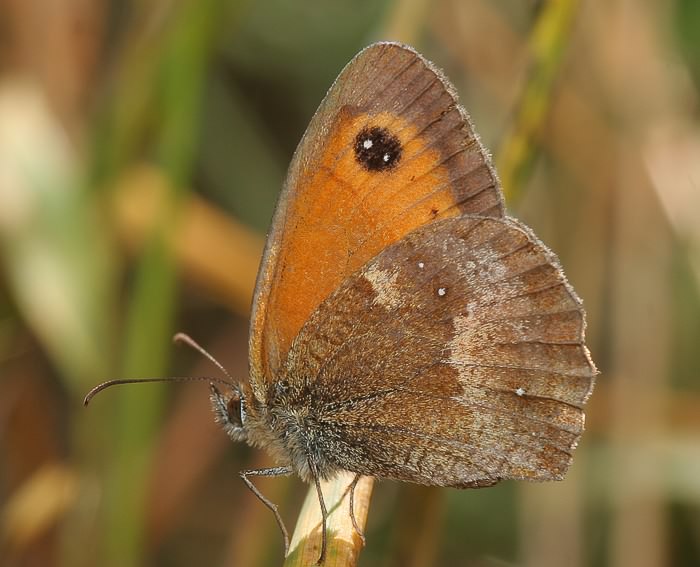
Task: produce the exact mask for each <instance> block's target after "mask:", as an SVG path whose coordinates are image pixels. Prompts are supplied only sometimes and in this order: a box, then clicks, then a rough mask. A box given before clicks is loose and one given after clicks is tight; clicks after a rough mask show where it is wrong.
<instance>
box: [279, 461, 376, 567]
mask: <svg viewBox="0 0 700 567" xmlns="http://www.w3.org/2000/svg"><path fill="white" fill-rule="evenodd" d="M353 478H355V474H354V473H348V472H344V473H341V474H339V475H338V476H337V477H336V478H335V479H333V480H331V481H326V482H322V483H321V488H322V490H323V497H324V499H325V502H326V506H327V507H328V540H327V548H326V561H325V563H324V567H352V566H354V565H357V559H358V557H359V555H360V551H361V549H362V547H363V545H364V543H363V541H362V537H361V536H360V534H358V533H357V532H356V531H355V528H354V527H353V525H352V519H351V517H350V490H349V488H350V484H351V483H352V480H353ZM373 485H374V479H373V478H371V477H362V478H361V479H360V481H359V482H358V483H357V486H356V487H355V503H354V504H355V506H354V507H355V519H356V520H357V525H358V527H359V528H360V529H361V530H364V528H365V523H366V521H367V513H368V511H369V501H370V497H371V496H372V487H373ZM321 537H322V523H321V508H320V506H319V504H318V496H317V494H316V488H315V486H313V485H311V486H310V487H309V492H308V493H307V495H306V500H304V505H303V506H302V508H301V512H300V513H299V518H298V519H297V525H296V528H295V529H294V534H293V535H292V541H291V543H290V546H289V550H290V551H289V556H288V557H287V559H286V561H285V562H284V567H309V566H311V565H316V562H317V561H318V556H319V553H320V551H321Z"/></svg>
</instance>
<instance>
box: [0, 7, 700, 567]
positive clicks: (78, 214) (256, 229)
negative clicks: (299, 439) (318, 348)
mask: <svg viewBox="0 0 700 567" xmlns="http://www.w3.org/2000/svg"><path fill="white" fill-rule="evenodd" d="M379 39H394V40H400V41H404V42H408V43H411V44H412V45H414V46H415V47H416V48H418V49H419V50H420V51H422V52H423V53H424V54H425V55H426V56H427V57H428V58H429V59H431V60H433V61H434V62H435V63H436V64H437V65H438V66H440V67H442V68H444V69H445V71H446V73H447V75H448V76H449V77H450V78H451V79H452V81H453V82H454V83H455V85H456V87H457V90H458V91H459V93H460V97H461V101H462V102H463V104H464V105H465V106H466V107H467V108H468V110H469V112H470V113H471V115H472V118H473V119H474V121H475V123H476V126H477V129H478V130H479V132H480V133H481V135H482V138H483V140H484V142H485V143H486V145H487V146H488V147H489V148H491V150H492V151H493V153H494V158H495V160H496V163H497V166H498V168H499V172H500V174H501V178H502V180H503V184H504V188H505V191H506V194H507V200H508V207H509V210H510V212H511V214H513V215H515V216H518V217H519V218H521V219H523V220H524V221H525V222H527V223H528V224H529V225H531V226H532V227H533V228H534V229H535V230H536V232H537V233H538V235H539V236H540V237H541V238H542V239H543V240H544V241H545V242H547V243H548V245H549V246H550V247H551V248H552V249H554V250H555V251H556V252H557V254H558V255H559V256H560V258H561V260H562V263H563V265H564V267H565V269H566V272H567V274H568V277H569V279H570V280H571V282H572V283H573V285H574V286H575V287H576V289H577V291H578V292H579V294H580V295H581V296H582V297H583V298H584V301H585V304H586V307H587V311H588V320H589V328H588V337H589V341H588V342H589V345H590V347H591V350H592V352H593V356H594V359H595V360H596V363H597V364H598V366H599V368H600V370H601V375H600V377H599V380H598V386H597V389H596V391H595V392H594V395H593V397H592V399H591V401H590V402H589V406H588V420H587V427H588V431H587V433H586V434H585V435H584V437H583V439H582V443H581V446H580V448H579V449H578V451H577V453H576V458H575V462H574V465H573V467H572V469H571V470H570V473H569V475H568V476H567V478H566V480H565V481H563V482H561V483H549V484H543V485H530V484H526V483H520V484H519V483H504V484H503V485H500V486H497V487H495V488H490V489H485V490H471V491H456V490H447V489H444V490H432V489H431V490H428V489H424V488H420V487H415V486H408V485H399V484H395V483H390V482H385V483H379V484H378V485H377V486H376V489H375V493H374V496H373V502H372V506H371V509H370V514H369V523H368V526H367V537H368V543H367V547H366V548H365V550H364V551H363V553H362V556H361V559H360V564H361V565H364V566H368V567H369V566H421V565H469V566H490V565H526V566H530V565H532V566H534V565H537V566H550V565H551V566H561V565H567V566H573V567H579V566H580V567H583V566H588V565H596V566H598V565H601V566H604V565H610V566H635V567H640V566H642V567H645V566H649V567H652V566H663V565H678V566H685V565H687V566H691V565H699V564H700V385H699V382H698V377H699V376H700V356H699V355H698V352H699V351H700V3H698V2H697V0H668V1H662V0H649V1H647V2H635V1H632V0H589V1H588V2H576V1H573V0H550V1H546V0H540V1H538V0H498V1H493V0H436V1H432V2H428V1H427V0H404V1H401V0H396V1H391V0H384V1H377V0H353V1H350V0H345V1H334V2H329V1H322V0H310V1H306V2H294V1H292V0H268V1H260V2H253V1H252V0H249V1H242V0H241V1H235V0H187V1H186V0H179V1H177V0H170V1H168V0H152V1H150V2H135V1H131V2H130V1H127V0H92V1H85V0H55V1H52V2H44V1H42V0H0V564H1V565H3V566H51V565H57V566H92V565H104V566H120V567H121V566H130V565H135V566H136V565H154V566H160V565H162V566H165V565H168V566H190V565H226V566H243V567H247V566H257V565H279V564H281V561H282V542H281V537H280V534H279V533H278V531H277V527H276V525H275V523H274V520H273V518H272V515H271V514H270V513H269V511H268V510H267V509H265V508H264V507H263V506H262V505H260V504H259V503H258V502H257V501H256V500H255V499H254V498H253V497H252V495H251V494H250V493H249V492H248V491H247V490H246V489H245V487H244V486H243V483H242V482H240V480H239V479H238V476H237V472H238V471H239V470H241V469H243V468H252V467H256V466H266V465H269V464H270V461H269V459H268V458H267V457H266V456H265V455H264V454H263V453H262V452H259V451H252V450H249V449H248V448H247V447H244V446H233V445H232V444H231V443H230V442H229V441H228V440H227V438H226V437H225V435H224V434H223V432H221V431H219V429H218V427H217V426H216V425H215V424H214V423H213V420H212V415H211V411H210V409H209V407H208V399H207V388H206V385H205V384H201V383H193V384H175V383H172V384H160V385H148V386H133V387H124V388H115V389H113V390H111V391H108V392H105V393H104V394H102V395H101V396H99V397H98V398H96V399H95V400H94V402H93V403H92V405H91V406H90V408H89V409H87V410H86V409H84V408H83V407H82V397H83V396H84V394H85V393H86V391H87V390H88V389H89V388H90V387H91V386H93V385H95V384H96V383H97V382H100V381H102V380H105V379H109V378H114V377H124V378H134V377H146V376H164V375H206V374H209V375H211V374H212V372H213V371H212V368H211V367H210V366H208V365H207V364H206V363H205V362H204V361H203V360H202V359H201V357H199V356H197V355H196V354H195V353H193V352H190V351H189V350H187V349H181V348H178V349H174V348H173V347H172V344H171V340H170V339H171V336H172V334H173V333H174V332H175V331H177V330H183V331H186V332H188V333H190V334H191V335H192V336H193V337H195V338H196V339H197V340H199V341H200V342H201V343H202V344H203V345H205V346H206V347H207V348H208V349H209V350H210V351H211V352H212V354H214V355H215V356H216V357H217V358H218V359H219V360H220V361H221V362H222V363H223V364H224V366H226V367H227V368H228V369H229V370H230V372H231V373H232V374H233V375H234V376H235V377H240V378H241V379H245V377H246V375H247V369H246V365H247V359H246V357H247V353H246V348H247V315H248V309H249V305H250V298H251V293H252V285H253V281H254V277H255V272H256V270H257V264H258V260H259V254H260V251H261V247H262V243H263V237H264V236H263V235H264V233H265V230H266V228H267V225H268V222H269V219H270V216H271V213H272V209H273V207H274V203H275V200H276V196H277V193H278V191H279V189H280V187H281V185H282V181H283V177H284V174H285V170H286V165H287V163H288V162H289V159H290V157H291V155H292V152H293V150H294V148H295V146H296V143H297V142H298V140H299V139H300V137H301V135H302V133H303V131H304V128H305V126H306V124H307V123H308V121H309V119H310V117H311V116H312V114H313V112H314V110H315V108H316V106H317V105H318V103H319V102H320V100H321V98H322V97H323V95H324V93H325V91H326V89H327V88H328V87H329V86H330V84H331V82H332V80H333V79H334V77H335V76H336V75H337V73H338V72H339V71H340V69H341V68H342V67H343V65H344V64H345V63H346V62H347V61H348V60H349V59H350V58H351V57H352V56H353V55H354V54H355V53H356V52H357V51H359V50H360V49H361V48H362V47H364V46H365V45H367V44H368V43H370V42H372V41H375V40H379ZM258 485H259V486H260V488H261V490H262V491H263V492H264V493H265V494H266V495H267V496H268V497H269V498H270V499H271V500H273V501H275V502H277V503H279V504H280V507H281V511H282V514H283V516H284V517H285V519H286V520H287V522H288V524H289V525H290V526H293V525H294V519H295V516H296V513H297V512H298V509H299V507H300V504H301V502H302V500H303V497H304V494H305V492H306V487H305V486H304V485H302V483H301V482H299V481H298V480H296V479H269V480H261V481H260V482H259V483H258Z"/></svg>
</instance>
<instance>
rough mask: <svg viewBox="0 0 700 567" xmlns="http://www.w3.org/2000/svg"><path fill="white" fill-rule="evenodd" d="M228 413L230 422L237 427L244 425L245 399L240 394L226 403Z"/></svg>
mask: <svg viewBox="0 0 700 567" xmlns="http://www.w3.org/2000/svg"><path fill="white" fill-rule="evenodd" d="M226 413H227V414H228V420H229V422H230V423H231V424H232V425H234V426H237V427H243V421H244V419H245V411H244V410H243V401H242V400H241V398H239V397H238V396H233V397H232V398H231V399H230V400H229V401H228V403H227V404H226Z"/></svg>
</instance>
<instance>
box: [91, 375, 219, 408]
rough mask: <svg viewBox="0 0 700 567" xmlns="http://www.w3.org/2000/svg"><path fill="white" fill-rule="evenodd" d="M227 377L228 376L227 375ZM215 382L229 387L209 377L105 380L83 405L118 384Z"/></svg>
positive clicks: (96, 387) (95, 388)
mask: <svg viewBox="0 0 700 567" xmlns="http://www.w3.org/2000/svg"><path fill="white" fill-rule="evenodd" d="M227 376H228V374H227ZM205 381H206V382H209V383H211V382H216V383H218V384H226V385H227V386H228V387H229V388H230V387H231V382H229V381H228V380H223V379H222V378H211V377H209V376H165V377H163V378H124V379H119V380H107V381H106V382H102V383H101V384H98V385H97V386H95V387H94V388H93V389H92V390H90V391H89V392H88V393H87V395H86V396H85V399H84V400H83V405H84V406H87V405H88V404H89V403H90V400H92V398H94V397H95V396H96V395H97V394H99V393H100V392H101V391H102V390H106V389H107V388H110V387H112V386H118V385H120V384H147V383H149V382H205Z"/></svg>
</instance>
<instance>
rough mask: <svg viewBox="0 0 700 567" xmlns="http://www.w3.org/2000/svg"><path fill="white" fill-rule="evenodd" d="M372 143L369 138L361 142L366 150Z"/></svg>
mask: <svg viewBox="0 0 700 567" xmlns="http://www.w3.org/2000/svg"><path fill="white" fill-rule="evenodd" d="M373 145H374V143H373V142H372V140H370V139H369V138H368V139H366V140H365V141H364V142H362V147H363V148H364V149H366V150H369V149H370V148H371V147H372V146H373Z"/></svg>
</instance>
